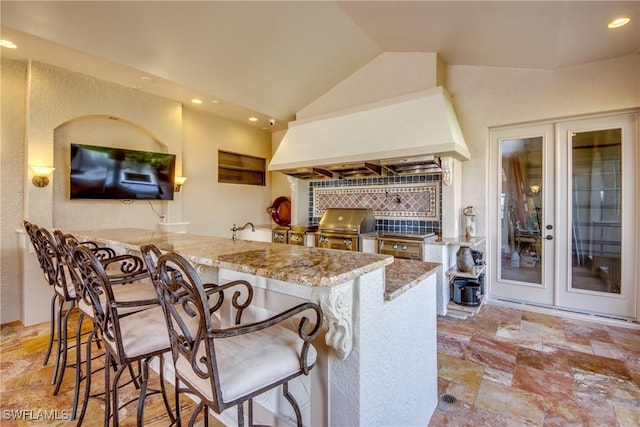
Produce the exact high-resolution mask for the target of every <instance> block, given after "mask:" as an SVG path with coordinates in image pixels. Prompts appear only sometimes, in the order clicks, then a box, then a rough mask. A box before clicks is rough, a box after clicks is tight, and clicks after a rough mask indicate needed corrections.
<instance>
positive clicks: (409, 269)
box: [384, 258, 442, 301]
mask: <svg viewBox="0 0 640 427" xmlns="http://www.w3.org/2000/svg"><path fill="white" fill-rule="evenodd" d="M441 268H442V265H441V264H437V263H433V262H423V261H415V260H410V259H402V258H396V259H395V260H394V261H393V264H390V265H387V266H386V267H385V289H384V299H385V300H386V301H391V300H393V299H394V298H397V297H398V296H400V295H402V294H403V293H405V292H407V291H408V290H409V289H411V288H413V287H414V286H416V285H417V284H418V283H420V282H422V281H423V280H424V279H426V278H427V277H429V276H430V275H432V274H434V273H435V272H437V271H438V270H439V269H441Z"/></svg>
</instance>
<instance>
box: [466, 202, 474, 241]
mask: <svg viewBox="0 0 640 427" xmlns="http://www.w3.org/2000/svg"><path fill="white" fill-rule="evenodd" d="M463 213H464V228H465V232H466V233H465V236H466V237H476V211H475V209H473V206H467V207H466V208H464V211H463Z"/></svg>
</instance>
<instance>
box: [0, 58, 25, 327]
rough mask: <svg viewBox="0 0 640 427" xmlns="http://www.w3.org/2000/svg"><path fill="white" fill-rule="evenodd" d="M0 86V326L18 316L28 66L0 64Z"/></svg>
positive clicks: (15, 63)
mask: <svg viewBox="0 0 640 427" xmlns="http://www.w3.org/2000/svg"><path fill="white" fill-rule="evenodd" d="M1 75H2V80H1V83H0V85H1V86H0V88H1V91H0V95H1V97H0V101H1V104H0V111H1V112H2V115H1V116H0V124H1V127H0V129H1V131H2V133H1V135H2V137H1V138H0V164H1V165H2V167H0V304H1V305H0V323H6V322H9V321H12V320H16V319H17V318H18V316H19V315H20V307H21V306H22V294H21V292H20V287H19V285H20V283H21V277H20V268H19V266H20V261H19V254H18V235H17V234H16V230H17V229H18V228H21V227H22V220H23V217H22V210H23V205H22V194H23V182H24V179H23V176H24V144H23V142H24V138H25V134H24V130H25V117H24V111H25V100H26V88H27V86H26V80H27V65H26V63H24V62H19V61H8V60H4V59H3V60H2V72H1Z"/></svg>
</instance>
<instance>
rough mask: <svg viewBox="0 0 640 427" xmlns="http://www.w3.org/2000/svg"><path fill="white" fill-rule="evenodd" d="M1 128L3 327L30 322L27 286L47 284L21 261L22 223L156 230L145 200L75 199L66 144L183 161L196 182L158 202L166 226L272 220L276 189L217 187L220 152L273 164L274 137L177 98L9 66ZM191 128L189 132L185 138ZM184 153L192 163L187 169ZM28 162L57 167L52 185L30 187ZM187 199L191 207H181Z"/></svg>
mask: <svg viewBox="0 0 640 427" xmlns="http://www.w3.org/2000/svg"><path fill="white" fill-rule="evenodd" d="M111 118H117V120H112V119H111ZM1 126H2V145H1V146H0V147H1V150H0V155H1V159H2V168H1V169H0V192H1V193H0V195H1V204H0V214H1V219H2V226H1V228H0V230H1V232H2V234H1V244H2V246H1V253H2V259H1V262H2V265H1V266H2V269H1V276H0V278H1V280H2V285H1V286H2V294H1V297H2V314H1V318H0V322H2V323H6V322H10V321H14V320H16V319H18V318H22V319H23V320H24V317H23V316H21V314H20V313H21V309H20V308H21V306H22V304H20V298H21V297H22V294H23V292H24V289H25V286H24V285H25V283H23V282H24V280H26V278H31V279H33V280H31V279H30V281H32V282H35V281H36V280H42V279H41V275H42V273H41V272H38V271H31V270H38V268H37V266H35V267H34V266H33V265H31V264H32V263H28V262H27V263H24V264H21V263H20V261H21V258H20V257H19V254H20V253H21V252H20V247H19V245H18V242H19V241H18V237H17V234H16V232H15V231H16V230H17V229H19V228H21V227H22V225H21V223H22V220H23V219H29V220H30V221H33V222H35V223H38V224H40V225H43V226H46V227H59V228H63V229H72V230H73V229H89V228H100V227H116V226H132V227H145V228H155V227H156V225H157V222H158V218H157V216H156V214H155V213H153V210H152V209H151V207H150V206H149V204H148V203H147V202H134V203H132V204H131V205H125V204H122V203H120V202H119V201H70V200H69V189H68V185H69V183H68V179H69V177H68V173H69V169H68V155H69V152H68V149H69V148H68V147H69V144H70V143H72V142H73V143H82V144H95V145H111V146H122V147H126V148H133V149H142V150H147V149H148V150H153V151H163V152H169V153H173V154H176V155H177V169H176V174H177V175H184V176H187V177H188V178H189V179H188V181H187V183H186V184H185V186H184V187H183V189H182V191H181V192H180V193H176V195H175V200H174V201H171V202H153V205H154V209H155V210H156V211H158V212H160V213H161V214H164V215H166V216H167V221H168V222H180V221H186V222H191V224H193V226H194V228H193V229H190V231H197V232H203V233H205V234H212V235H215V234H221V235H227V234H229V235H230V231H228V228H230V227H231V225H232V223H233V222H236V221H237V222H240V221H241V220H243V219H245V218H246V220H247V221H254V222H256V223H265V222H267V223H268V222H269V217H268V216H267V214H266V212H265V209H266V207H267V206H268V205H269V204H270V201H271V190H270V188H269V185H267V186H265V187H254V188H247V187H248V186H237V185H226V184H224V185H223V184H218V182H217V149H218V148H221V149H225V150H228V151H235V152H242V153H246V154H251V155H257V156H264V157H265V158H270V156H271V145H270V140H269V133H268V132H265V131H262V130H258V129H255V128H253V127H251V126H246V125H242V124H239V123H235V122H231V121H228V120H224V119H221V118H219V117H217V116H213V115H211V114H207V113H201V112H196V111H193V113H192V114H188V113H183V105H182V104H181V103H180V102H178V101H173V100H169V99H166V98H162V97H159V96H156V95H152V94H149V93H145V92H141V91H137V90H134V89H131V88H128V87H124V86H120V85H117V84H114V83H110V82H107V81H104V80H100V79H96V78H93V77H90V76H86V75H83V74H79V73H75V72H71V71H68V70H65V69H62V68H58V67H54V66H51V65H48V64H43V63H31V64H29V63H27V62H23V61H7V60H4V59H3V60H2V123H1ZM183 127H187V128H188V131H185V132H183ZM183 156H184V157H186V156H188V157H189V158H190V160H191V162H192V163H193V164H192V165H190V166H189V167H187V166H185V165H184V159H183ZM29 164H34V165H44V166H54V165H55V167H56V170H55V172H54V174H53V178H52V180H51V181H52V183H51V184H50V185H49V186H47V187H46V188H36V187H34V186H33V185H31V178H32V172H31V171H30V169H29V168H28V165H29ZM190 172H191V173H192V175H191V176H190V175H189V173H190ZM185 200H188V204H189V209H183V206H185V204H184V203H183V202H184V201H185ZM25 255H26V256H31V255H32V254H29V253H27V254H25ZM26 261H29V259H27V260H26ZM23 270H29V271H23ZM22 273H24V274H25V276H24V277H22ZM36 273H37V274H39V277H38V276H37V274H36ZM35 284H37V285H38V286H39V285H40V283H38V282H36V283H35ZM43 286H44V285H43ZM38 289H40V288H38ZM42 297H43V298H46V299H47V302H46V304H48V300H49V298H50V294H49V293H48V292H43V293H42ZM25 307H27V308H28V306H27V305H25ZM47 316H48V315H47ZM47 318H48V317H47ZM45 320H46V319H45ZM41 321H42V320H41Z"/></svg>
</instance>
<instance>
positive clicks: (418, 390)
mask: <svg viewBox="0 0 640 427" xmlns="http://www.w3.org/2000/svg"><path fill="white" fill-rule="evenodd" d="M74 234H76V236H78V237H80V238H87V239H92V240H96V241H99V242H102V243H104V244H106V245H108V246H110V247H112V248H114V249H116V250H117V251H119V252H121V253H122V252H129V253H135V252H138V251H139V248H140V246H141V245H144V244H155V245H156V246H158V247H159V248H160V249H162V250H164V251H171V252H175V253H179V254H181V255H183V256H184V257H185V258H187V259H188V260H189V261H190V262H191V263H193V264H194V265H195V266H196V268H197V270H198V271H199V273H200V274H201V275H202V277H203V280H204V281H210V282H213V281H215V282H217V283H226V282H228V281H231V280H237V279H245V280H248V281H249V282H250V283H251V284H252V285H253V286H254V288H255V289H256V295H255V296H254V302H255V303H256V304H258V305H260V306H261V307H262V309H263V310H266V311H267V312H275V311H279V310H281V309H283V308H285V307H287V306H290V305H292V304H295V303H298V302H300V301H301V300H311V301H314V302H316V303H318V304H320V306H321V307H322V309H323V314H324V328H325V330H326V331H325V334H324V343H323V342H322V341H320V340H318V342H316V343H314V345H315V346H316V348H317V349H318V351H319V359H318V362H317V363H316V366H315V367H314V369H313V370H312V371H311V375H310V376H309V377H307V378H303V379H302V383H301V384H299V386H297V387H293V386H292V387H291V390H292V391H293V393H294V394H295V396H296V399H297V400H298V403H299V404H300V407H301V408H302V413H303V419H304V420H305V421H304V422H305V425H312V426H319V425H331V426H357V425H367V426H376V425H377V426H391V425H403V426H408V425H426V424H428V422H429V419H430V417H431V415H432V413H433V411H434V409H435V407H436V404H437V361H436V299H435V296H436V283H435V274H434V273H436V272H437V271H438V270H439V269H440V265H439V264H432V263H424V262H420V261H408V260H394V258H393V257H391V256H386V255H377V254H367V253H362V252H349V251H338V250H329V249H319V248H309V247H304V246H292V245H282V244H272V243H264V242H251V241H246V240H232V239H231V238H218V237H209V236H199V235H193V234H177V233H168V232H163V231H154V230H142V229H104V230H90V231H77V232H74ZM253 315H256V316H259V315H261V313H260V312H259V311H258V312H254V314H253ZM243 320H246V319H243ZM278 397H279V396H277V395H274V396H264V397H263V398H260V399H256V403H257V404H259V405H261V406H263V407H265V408H267V411H269V412H271V413H272V414H274V415H270V416H273V417H275V418H278V419H279V420H275V419H274V421H271V422H272V423H274V424H277V425H281V423H282V420H285V421H286V420H288V419H290V415H291V414H288V413H287V412H286V411H289V406H288V405H286V404H284V405H281V404H279V403H278V402H277V398H278ZM230 412H231V413H230V414H229V416H228V418H225V416H223V417H222V418H221V419H222V421H223V422H225V423H226V422H230V423H232V422H234V421H232V419H233V417H234V416H235V414H232V413H234V412H235V411H230ZM225 415H226V414H225Z"/></svg>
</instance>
